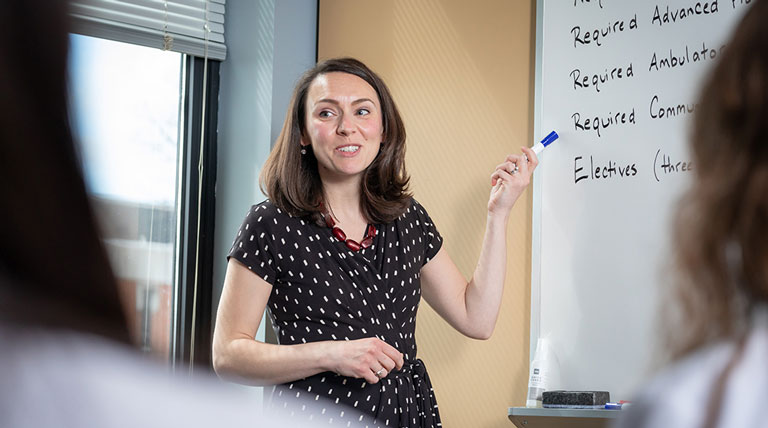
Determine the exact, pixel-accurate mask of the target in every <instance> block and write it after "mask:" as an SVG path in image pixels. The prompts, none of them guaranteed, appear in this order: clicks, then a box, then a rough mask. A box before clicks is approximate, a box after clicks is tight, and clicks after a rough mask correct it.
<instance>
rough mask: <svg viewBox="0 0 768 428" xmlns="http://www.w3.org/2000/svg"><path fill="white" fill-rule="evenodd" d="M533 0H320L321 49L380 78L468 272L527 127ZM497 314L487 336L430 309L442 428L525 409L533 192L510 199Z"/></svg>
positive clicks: (425, 330) (430, 360) (422, 325)
mask: <svg viewBox="0 0 768 428" xmlns="http://www.w3.org/2000/svg"><path fill="white" fill-rule="evenodd" d="M534 9H535V2H534V1H533V0H483V1H477V2H475V1H464V0H453V1H450V0H387V1H380V0H378V1H375V0H369V1H361V0H321V1H320V9H319V28H318V32H319V34H318V56H319V57H320V59H321V60H322V59H326V58H330V57H334V56H346V55H350V56H355V57H357V58H359V59H361V60H362V61H364V62H365V63H367V64H368V65H369V66H371V67H372V68H373V69H374V70H376V71H377V72H378V73H379V74H380V75H381V76H382V77H383V79H384V80H385V81H386V82H387V84H388V85H389V87H390V89H391V90H392V92H393V95H394V97H395V100H396V101H397V103H398V106H399V108H400V111H401V113H402V115H403V117H404V120H405V124H406V129H407V132H408V152H407V153H408V154H407V165H408V170H409V172H410V173H411V176H412V189H413V190H414V193H415V196H416V198H417V199H418V200H419V201H420V202H421V203H422V204H423V205H424V206H425V207H426V208H427V210H428V211H429V213H430V215H431V216H432V218H433V220H434V221H435V223H436V224H437V226H438V228H439V230H440V231H441V233H442V234H443V237H444V238H445V246H446V247H445V248H446V250H447V251H448V252H449V254H450V255H451V257H452V258H453V260H454V262H455V263H456V265H457V266H458V267H459V269H460V270H461V271H462V272H463V273H464V275H465V276H466V277H467V278H469V277H471V275H472V272H473V270H474V267H475V264H476V263H477V256H478V254H479V252H480V245H481V242H482V237H483V231H484V227H485V215H486V204H487V201H488V194H489V190H490V182H489V181H490V180H489V176H490V174H491V172H492V171H493V169H494V167H495V166H496V165H497V164H498V163H500V162H501V161H502V160H503V159H504V157H505V156H506V155H507V154H508V153H510V152H517V151H519V147H520V146H521V145H530V143H529V142H530V141H531V130H532V123H533V119H532V118H533V112H532V111H533V109H532V105H533V62H532V61H533V50H532V49H533V42H534V39H535V36H534V35H535V32H534V23H535V13H534ZM507 243H508V249H509V255H508V260H507V279H506V287H505V291H504V298H503V302H502V309H501V315H500V317H499V322H498V324H497V326H496V331H495V332H494V335H493V337H492V338H491V339H490V340H488V341H476V340H472V339H468V338H466V337H463V336H462V335H460V334H459V333H457V332H456V331H455V330H453V329H452V328H451V327H450V326H449V325H448V324H446V323H445V322H444V321H443V320H442V319H441V318H440V317H439V316H437V315H436V314H435V312H434V311H432V309H431V308H429V307H428V306H427V305H422V307H421V311H420V313H419V318H418V329H417V343H418V346H419V356H420V357H421V358H422V359H424V360H425V362H426V364H427V367H428V369H429V373H430V376H431V378H432V382H433V384H434V388H435V391H436V394H437V399H438V403H439V405H440V412H441V414H442V417H443V426H445V427H447V428H458V427H483V428H486V427H499V428H509V427H511V426H512V423H511V422H510V421H509V420H508V419H507V416H506V414H507V407H509V406H512V405H523V404H524V403H525V392H526V387H527V375H528V373H527V370H528V355H529V354H528V335H529V327H530V324H529V319H530V285H529V284H530V263H531V262H530V261H531V195H530V192H526V193H525V194H524V195H523V196H522V198H521V199H520V200H519V201H518V203H517V205H516V206H515V208H514V210H513V212H512V216H511V219H510V222H509V231H508V236H507Z"/></svg>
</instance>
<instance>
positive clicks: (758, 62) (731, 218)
mask: <svg viewBox="0 0 768 428" xmlns="http://www.w3.org/2000/svg"><path fill="white" fill-rule="evenodd" d="M766 22H768V2H766V1H757V2H755V3H754V4H753V5H752V6H751V7H750V10H748V11H747V12H746V14H745V16H744V18H743V20H742V21H741V23H740V24H739V25H737V26H735V27H734V28H735V33H734V34H733V36H732V38H731V41H730V42H729V43H728V45H727V46H726V48H725V50H724V51H723V55H722V56H721V58H720V59H719V63H718V64H717V65H716V67H715V68H714V69H713V71H712V72H711V74H710V75H709V76H708V79H707V81H706V83H705V86H704V87H703V90H702V93H701V97H700V104H699V106H698V108H697V113H696V116H695V119H694V123H693V130H692V135H691V137H692V138H691V140H690V147H691V151H692V156H693V161H694V168H695V173H694V174H695V176H694V180H693V184H692V187H691V189H690V190H689V191H688V192H687V194H686V195H685V196H684V198H683V199H682V200H681V203H680V206H679V208H680V209H679V211H678V217H677V223H676V229H675V230H676V231H677V236H676V238H677V243H678V244H677V248H676V265H677V268H678V272H679V278H678V280H677V281H676V283H675V293H676V296H675V299H674V300H675V301H674V302H673V303H674V304H675V306H673V307H674V309H672V308H673V307H670V308H667V313H666V315H667V318H675V319H676V321H675V322H674V324H670V325H673V326H674V325H676V326H679V327H677V328H672V329H671V331H670V332H669V334H668V337H667V340H668V342H669V343H668V346H669V348H668V349H670V350H671V354H672V355H671V356H672V357H673V358H678V357H681V356H683V355H685V354H687V353H689V352H690V351H692V350H694V349H697V348H699V347H701V346H703V345H705V344H708V343H711V342H712V341H714V340H718V339H724V338H737V337H739V336H740V335H743V334H744V333H745V330H746V324H747V321H748V316H749V314H750V310H751V307H752V306H753V305H754V304H756V303H764V302H766V301H768V26H766V25H765V23H766Z"/></svg>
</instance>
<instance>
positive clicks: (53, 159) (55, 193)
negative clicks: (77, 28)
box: [0, 0, 130, 343]
mask: <svg viewBox="0 0 768 428" xmlns="http://www.w3.org/2000/svg"><path fill="white" fill-rule="evenodd" d="M0 16H1V17H2V21H3V25H2V26H0V40H3V42H2V43H0V212H2V213H3V214H2V218H3V220H2V222H0V320H2V321H3V322H11V323H18V324H25V325H35V326H42V327H55V328H66V329H73V330H78V331H84V332H90V333H95V334H99V335H102V336H106V337H108V338H111V339H114V340H117V341H121V342H125V343H129V342H130V339H129V333H128V329H127V326H126V320H125V314H124V312H123V307H122V305H121V303H120V299H119V295H118V289H117V283H116V279H115V277H114V276H113V274H112V270H111V267H110V264H109V260H108V259H107V255H106V253H105V250H104V248H103V246H102V242H101V239H100V237H99V233H98V229H97V225H96V222H95V219H94V215H93V213H92V211H91V207H90V205H89V202H88V199H87V196H86V191H85V185H84V182H83V178H82V175H81V171H80V168H79V162H78V159H77V155H76V151H75V146H74V144H73V140H72V135H71V133H70V129H69V117H68V108H67V106H68V101H67V84H66V83H67V77H66V76H67V74H66V71H67V53H68V44H69V39H68V3H67V2H65V1H61V0H53V1H49V0H24V1H9V2H4V3H3V6H2V8H0Z"/></svg>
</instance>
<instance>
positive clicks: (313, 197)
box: [260, 58, 411, 225]
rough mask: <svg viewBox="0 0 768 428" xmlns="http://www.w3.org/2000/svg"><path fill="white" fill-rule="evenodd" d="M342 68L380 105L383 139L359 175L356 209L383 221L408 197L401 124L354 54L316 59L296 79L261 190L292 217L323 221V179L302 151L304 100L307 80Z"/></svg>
mask: <svg viewBox="0 0 768 428" xmlns="http://www.w3.org/2000/svg"><path fill="white" fill-rule="evenodd" d="M333 72H342V73H348V74H352V75H354V76H357V77H359V78H361V79H363V80H365V81H366V82H367V83H368V84H369V85H371V87H372V88H373V89H374V90H376V94H377V95H378V96H379V102H380V104H381V109H382V124H383V128H384V141H383V142H382V144H381V149H380V150H379V153H378V154H377V155H376V158H374V160H373V162H372V163H371V165H370V166H368V169H367V170H366V171H365V174H364V176H363V179H362V180H361V194H362V196H363V197H362V198H361V199H360V205H361V207H360V208H361V210H362V212H363V215H365V217H366V219H367V220H368V221H370V222H373V223H387V222H390V221H392V220H394V219H395V218H397V217H398V216H399V215H400V214H402V213H403V212H404V211H405V210H406V209H407V208H408V204H409V203H410V202H409V201H410V198H411V194H410V193H409V192H408V182H409V180H410V178H409V177H408V173H407V172H406V170H405V126H404V125H403V121H402V119H401V118H400V113H399V112H398V111H397V106H396V105H395V101H394V99H393V98H392V95H391V94H390V92H389V89H388V88H387V86H386V85H385V84H384V81H383V80H381V78H380V77H379V76H378V75H377V74H376V73H374V72H373V71H372V70H371V69H370V68H368V67H367V66H366V65H365V64H363V63H362V62H360V61H358V60H356V59H354V58H334V59H329V60H326V61H323V62H321V63H319V64H317V65H316V66H315V67H313V68H312V69H310V70H308V71H307V72H306V73H304V75H303V76H302V77H301V79H300V80H299V83H298V84H297V85H296V88H295V89H294V91H293V97H292V98H291V102H290V104H289V107H288V112H287V113H286V116H285V122H284V123H283V129H282V131H281V132H280V136H278V137H277V141H276V142H275V146H274V147H273V148H272V152H270V154H269V157H268V158H267V161H266V163H265V164H264V168H263V169H262V171H261V176H260V184H261V190H262V192H264V193H265V194H267V195H268V196H269V199H270V200H271V201H272V203H274V204H275V205H276V206H277V207H278V208H280V209H282V210H284V211H286V212H288V213H289V214H291V215H293V216H297V217H303V216H310V217H312V219H313V220H314V221H315V222H316V223H318V224H320V225H322V224H324V223H323V222H322V219H321V216H320V214H321V213H320V210H321V208H320V207H321V203H322V201H323V184H322V182H321V180H320V174H319V173H318V169H317V159H316V158H315V155H314V153H313V152H312V149H311V147H306V151H307V153H306V154H305V155H302V154H301V149H302V146H301V139H302V136H306V119H307V118H306V101H307V93H308V92H309V87H310V86H311V85H312V82H314V81H315V79H316V78H317V77H318V76H320V75H324V74H326V73H333Z"/></svg>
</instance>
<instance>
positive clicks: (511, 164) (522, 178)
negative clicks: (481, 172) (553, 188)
mask: <svg viewBox="0 0 768 428" xmlns="http://www.w3.org/2000/svg"><path fill="white" fill-rule="evenodd" d="M521 149H522V151H523V153H521V154H518V155H509V156H507V158H506V159H505V160H504V162H503V163H500V164H499V165H498V166H496V169H495V170H494V171H493V174H491V186H492V187H491V197H490V199H489V200H488V212H489V213H494V214H495V213H498V214H503V215H508V214H509V211H510V210H511V209H512V206H513V205H514V204H515V201H517V198H519V197H520V195H521V194H522V193H523V191H524V190H525V188H526V187H528V184H529V183H530V182H531V174H533V170H534V169H536V166H537V165H538V164H539V158H537V157H536V153H534V152H533V150H531V149H529V148H528V147H521Z"/></svg>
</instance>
